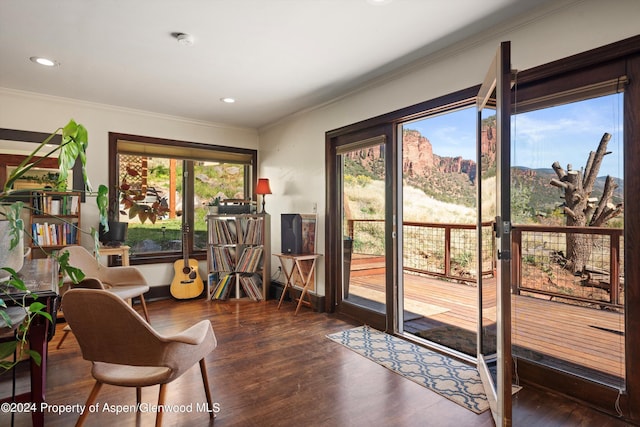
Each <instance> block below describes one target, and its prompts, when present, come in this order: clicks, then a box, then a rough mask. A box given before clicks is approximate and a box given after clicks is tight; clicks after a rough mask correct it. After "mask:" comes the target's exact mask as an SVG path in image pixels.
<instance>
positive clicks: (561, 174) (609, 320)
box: [512, 90, 626, 390]
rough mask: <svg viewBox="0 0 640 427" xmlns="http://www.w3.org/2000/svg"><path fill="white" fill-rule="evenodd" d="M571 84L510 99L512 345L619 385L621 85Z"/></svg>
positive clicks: (528, 355)
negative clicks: (550, 93)
mask: <svg viewBox="0 0 640 427" xmlns="http://www.w3.org/2000/svg"><path fill="white" fill-rule="evenodd" d="M575 93H576V96H575V98H576V99H575V100H574V101H573V102H568V101H567V102H562V103H560V104H559V103H557V102H556V103H553V104H552V105H551V106H549V107H547V108H536V109H535V110H525V109H524V107H521V106H519V105H515V107H514V108H515V109H517V110H520V109H521V108H522V111H519V112H518V113H517V114H514V116H513V117H512V122H513V124H512V127H513V129H514V131H513V135H512V164H513V166H512V213H513V222H514V229H515V230H516V233H515V234H514V247H515V248H517V252H515V251H514V253H518V254H519V257H518V259H514V260H513V266H514V270H515V272H514V278H515V280H514V287H515V292H514V298H513V311H514V320H513V354H514V355H515V356H517V357H519V358H522V359H526V360H528V361H531V362H534V363H536V364H541V365H544V366H547V367H551V368H553V369H557V370H562V371H564V372H568V373H570V374H573V375H576V376H580V377H582V378H587V379H589V380H591V381H595V382H598V383H602V384H605V385H608V386H612V387H615V388H619V389H621V390H624V388H625V386H626V378H625V363H626V361H625V352H624V337H625V321H624V316H625V310H624V308H625V297H626V288H625V283H626V281H625V277H624V271H625V268H624V262H623V261H624V256H623V248H624V237H625V236H624V231H625V230H624V216H623V213H622V212H621V210H618V208H619V207H621V206H622V203H623V202H624V192H623V190H624V184H625V183H624V179H623V178H624V143H623V142H624V136H623V123H622V117H623V114H622V111H623V107H622V106H623V101H624V94H623V93H610V94H603V95H602V96H596V97H592V96H593V94H589V98H588V99H584V98H585V95H582V96H580V91H579V90H577V91H575ZM550 104H551V103H550ZM558 104H559V105H558ZM569 123H570V125H567V124H569ZM598 147H600V148H601V149H600V150H598ZM605 153H607V154H605ZM590 159H593V161H592V160H590ZM589 176H592V177H593V178H595V179H594V180H592V179H590V178H589ZM574 179H575V182H578V180H579V182H580V185H577V186H575V188H574V186H573V183H572V182H574ZM607 182H609V184H607ZM605 187H606V188H608V189H605ZM580 192H582V193H583V194H584V196H579V195H578V194H579V193H580ZM581 200H584V203H581V202H580V201H581ZM599 207H600V208H599ZM574 217H575V218H574ZM567 226H574V227H576V226H578V227H581V228H580V229H578V230H576V229H574V230H573V231H569V230H568V228H567ZM531 313H534V315H533V316H532V315H531ZM549 337H562V339H552V340H550V339H549Z"/></svg>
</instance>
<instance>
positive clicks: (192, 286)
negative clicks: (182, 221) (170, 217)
mask: <svg viewBox="0 0 640 427" xmlns="http://www.w3.org/2000/svg"><path fill="white" fill-rule="evenodd" d="M188 233H189V228H188V226H187V225H185V227H184V228H183V233H182V258H183V259H179V260H178V261H176V262H174V263H173V271H174V274H173V280H172V281H171V287H170V288H169V290H170V292H171V295H172V296H173V297H174V298H177V299H189V298H196V297H197V296H199V295H200V294H201V293H202V291H203V290H204V283H203V282H202V279H201V278H200V275H199V274H198V261H197V260H195V259H189V253H188V250H187V235H188Z"/></svg>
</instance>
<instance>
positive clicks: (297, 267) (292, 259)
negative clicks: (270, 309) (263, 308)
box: [275, 254, 322, 314]
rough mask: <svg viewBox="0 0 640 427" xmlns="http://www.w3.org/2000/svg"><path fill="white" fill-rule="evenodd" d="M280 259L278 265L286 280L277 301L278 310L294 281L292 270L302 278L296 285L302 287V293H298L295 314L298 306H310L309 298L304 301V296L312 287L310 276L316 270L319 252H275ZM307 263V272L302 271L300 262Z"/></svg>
mask: <svg viewBox="0 0 640 427" xmlns="http://www.w3.org/2000/svg"><path fill="white" fill-rule="evenodd" d="M275 256H277V257H278V259H279V260H280V265H282V271H283V272H284V275H285V277H286V278H287V281H286V283H285V285H284V289H283V290H282V295H281V296H280V302H279V303H278V310H280V306H281V305H282V301H283V300H284V296H285V294H286V293H287V291H291V288H293V286H294V285H296V283H293V282H294V272H297V273H298V276H299V277H300V279H301V280H302V283H300V284H298V286H300V287H302V293H301V294H300V299H299V300H298V305H297V307H296V312H295V314H298V311H299V310H300V306H301V305H302V304H305V305H309V306H311V299H310V298H309V301H304V296H305V295H308V292H309V291H310V290H315V286H314V289H310V288H311V287H312V285H311V278H312V277H313V276H314V273H315V270H316V261H317V260H318V258H320V257H321V256H322V255H321V254H275ZM303 263H307V264H310V265H309V269H308V271H307V274H305V273H304V269H303V268H302V264H303Z"/></svg>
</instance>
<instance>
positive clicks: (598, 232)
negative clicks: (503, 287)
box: [511, 225, 624, 308]
mask: <svg viewBox="0 0 640 427" xmlns="http://www.w3.org/2000/svg"><path fill="white" fill-rule="evenodd" d="M568 235H573V236H574V237H580V238H581V239H582V240H583V242H584V243H586V244H587V245H588V256H586V258H585V260H584V265H583V266H580V268H579V269H578V270H579V271H577V272H576V273H573V272H572V270H571V269H567V268H566V267H567V262H568V254H567V236H568ZM623 236H624V234H623V230H622V229H619V228H603V227H566V226H544V225H514V227H513V231H512V261H511V263H512V269H511V274H512V276H511V281H512V290H513V292H514V293H517V294H521V293H528V294H536V295H539V296H542V295H544V296H548V297H549V298H550V299H553V298H556V299H561V300H570V301H574V302H577V303H582V304H587V305H597V306H601V307H616V308H621V307H622V306H623V305H624V287H623V286H622V285H623V283H624V265H623V261H621V260H624V254H623V253H622V250H623V248H624V241H623Z"/></svg>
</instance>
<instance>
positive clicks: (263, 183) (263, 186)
mask: <svg viewBox="0 0 640 427" xmlns="http://www.w3.org/2000/svg"><path fill="white" fill-rule="evenodd" d="M256 194H271V187H269V178H260V179H258V185H256Z"/></svg>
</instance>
